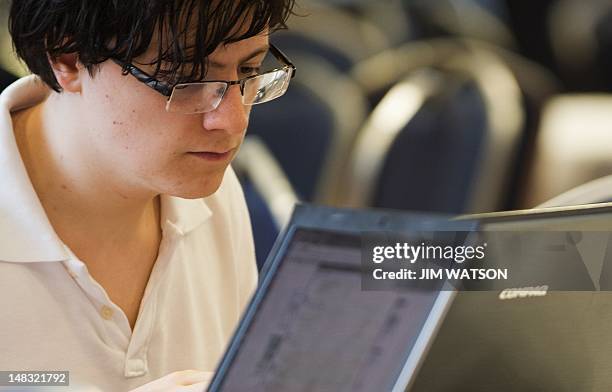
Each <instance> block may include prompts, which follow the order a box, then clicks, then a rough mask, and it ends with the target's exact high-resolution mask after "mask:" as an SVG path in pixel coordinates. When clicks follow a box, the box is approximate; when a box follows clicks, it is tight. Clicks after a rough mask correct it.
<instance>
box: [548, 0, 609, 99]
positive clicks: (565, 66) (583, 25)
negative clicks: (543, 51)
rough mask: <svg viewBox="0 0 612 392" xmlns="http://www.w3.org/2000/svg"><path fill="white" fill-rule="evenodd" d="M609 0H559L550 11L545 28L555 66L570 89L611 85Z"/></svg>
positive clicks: (588, 88)
mask: <svg viewBox="0 0 612 392" xmlns="http://www.w3.org/2000/svg"><path fill="white" fill-rule="evenodd" d="M611 22H612V3H610V2H609V1H606V0H592V1H579V0H561V1H558V2H557V3H556V4H555V5H554V6H553V7H552V8H551V11H550V15H549V23H548V26H549V31H548V35H549V37H550V41H551V46H552V49H553V54H554V58H555V62H556V66H557V68H559V71H560V73H561V74H562V75H563V78H564V79H565V80H566V83H567V84H568V87H569V88H570V89H572V90H574V91H610V90H611V89H612V77H611V76H610V67H611V66H612V55H611V54H610V51H611V50H612V30H611V29H610V23H611Z"/></svg>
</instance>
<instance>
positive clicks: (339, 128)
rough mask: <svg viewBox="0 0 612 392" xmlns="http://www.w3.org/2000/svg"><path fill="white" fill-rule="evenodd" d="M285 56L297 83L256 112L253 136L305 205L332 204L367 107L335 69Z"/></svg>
mask: <svg viewBox="0 0 612 392" xmlns="http://www.w3.org/2000/svg"><path fill="white" fill-rule="evenodd" d="M286 53H287V54H288V56H289V57H290V58H291V59H292V60H293V61H294V62H295V64H296V66H297V74H296V77H295V79H294V80H293V81H292V84H291V86H290V87H289V90H288V91H287V93H286V95H285V96H283V97H282V98H281V99H279V100H277V101H274V102H272V103H269V104H266V105H260V106H258V107H255V108H254V109H253V112H252V114H251V121H250V126H249V134H253V135H257V136H259V137H260V138H261V140H263V141H264V142H265V144H266V146H267V147H268V149H269V150H270V151H271V153H272V154H273V156H274V157H275V159H276V160H277V161H278V162H279V164H280V166H281V167H282V168H283V171H284V172H285V173H286V175H287V177H288V178H289V181H290V182H291V184H292V186H293V188H294V189H295V190H296V193H297V194H298V195H299V197H300V198H301V199H303V200H305V201H315V202H320V203H326V204H334V203H335V197H336V196H335V195H336V193H337V186H338V181H337V180H338V177H340V176H341V175H342V171H343V169H344V165H345V164H346V160H347V159H348V153H349V151H350V148H351V145H352V143H353V140H354V138H355V135H356V134H357V130H358V129H359V128H360V127H361V124H362V123H363V120H364V118H365V113H366V107H367V106H366V101H365V98H364V95H363V92H362V91H361V89H360V88H359V86H358V85H356V83H355V82H353V81H352V80H350V79H349V78H348V77H346V76H344V75H342V74H341V73H339V72H338V71H337V70H336V69H335V68H334V67H333V66H331V65H329V64H326V63H325V62H321V61H318V60H317V59H316V58H314V57H313V56H310V55H306V54H304V53H301V52H299V51H298V52H293V51H292V50H291V49H289V50H287V51H286Z"/></svg>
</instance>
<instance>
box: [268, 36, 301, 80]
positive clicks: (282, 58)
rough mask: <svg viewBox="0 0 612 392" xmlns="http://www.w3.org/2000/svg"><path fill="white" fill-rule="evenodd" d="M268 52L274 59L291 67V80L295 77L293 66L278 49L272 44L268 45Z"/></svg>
mask: <svg viewBox="0 0 612 392" xmlns="http://www.w3.org/2000/svg"><path fill="white" fill-rule="evenodd" d="M270 52H272V54H273V55H274V57H276V58H277V59H278V60H279V61H281V62H282V63H284V64H286V65H288V66H290V67H291V77H292V78H293V77H294V76H295V65H293V63H292V62H291V60H289V58H288V57H287V56H286V55H285V54H284V53H283V52H282V51H281V50H280V49H279V48H277V47H276V46H274V44H270Z"/></svg>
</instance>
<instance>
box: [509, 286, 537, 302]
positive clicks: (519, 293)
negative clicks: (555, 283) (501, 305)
mask: <svg viewBox="0 0 612 392" xmlns="http://www.w3.org/2000/svg"><path fill="white" fill-rule="evenodd" d="M547 292H548V286H536V287H521V288H515V289H505V290H503V291H502V292H501V293H499V299H501V300H505V299H515V298H530V297H543V296H545V295H546V293H547Z"/></svg>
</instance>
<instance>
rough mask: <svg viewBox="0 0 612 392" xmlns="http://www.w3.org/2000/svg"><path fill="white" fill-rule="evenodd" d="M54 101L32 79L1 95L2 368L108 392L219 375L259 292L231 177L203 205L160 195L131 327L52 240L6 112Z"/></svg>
mask: <svg viewBox="0 0 612 392" xmlns="http://www.w3.org/2000/svg"><path fill="white" fill-rule="evenodd" d="M48 94H49V89H48V88H47V87H46V86H45V85H44V84H43V83H42V82H41V81H40V80H39V79H37V78H36V77H33V76H30V77H26V78H23V79H20V80H19V81H17V82H16V83H14V84H13V85H11V86H10V87H8V88H7V89H6V90H5V91H4V92H3V93H2V95H0V370H17V371H23V370H67V371H69V372H70V383H71V385H72V386H73V387H74V386H75V385H81V386H84V385H91V386H93V387H95V388H97V389H99V390H102V391H113V392H114V391H127V390H130V389H133V388H135V387H137V386H140V385H142V384H145V383H147V382H150V381H152V380H155V379H157V378H159V377H162V376H164V375H166V374H168V373H171V372H173V371H177V370H185V369H198V370H204V371H214V369H215V367H216V364H217V362H218V360H219V359H220V356H221V355H222V354H223V352H224V349H225V346H226V344H227V343H228V341H229V339H230V337H231V336H232V333H233V331H234V328H235V327H236V326H237V322H238V321H239V319H240V317H241V313H242V311H243V310H244V308H245V306H246V304H247V302H248V301H249V299H250V297H251V294H252V292H253V290H254V288H255V286H256V284H257V269H256V264H255V254H254V248H253V240H252V233H251V226H250V222H249V216H248V212H247V208H246V204H245V200H244V196H243V194H242V189H241V187H240V184H239V183H238V180H237V178H236V175H235V174H234V172H233V170H232V169H231V168H229V169H228V170H227V172H226V173H225V177H224V179H223V182H222V184H221V187H220V188H219V190H218V191H217V192H216V193H215V194H214V195H212V196H210V197H208V198H205V199H197V200H187V199H180V198H176V197H169V196H162V199H161V223H162V230H163V238H162V242H161V246H160V250H159V255H158V258H157V260H156V262H155V265H154V268H153V271H152V272H151V276H150V278H149V282H148V284H147V287H146V290H145V293H144V297H143V299H142V303H141V306H140V310H139V313H138V319H137V321H136V325H135V328H134V331H132V330H131V328H130V325H129V323H128V319H127V317H126V316H125V314H124V313H123V311H122V310H121V309H120V308H119V307H118V306H117V305H115V304H114V303H113V302H112V301H111V300H110V299H109V297H108V295H107V293H106V292H105V291H104V289H103V288H102V287H101V286H100V284H98V283H97V282H96V281H95V280H94V279H93V278H92V277H91V275H90V274H89V273H88V271H87V267H86V265H85V264H84V263H83V262H81V261H80V260H79V259H78V258H77V257H75V256H74V254H72V252H70V250H69V249H68V248H67V246H66V245H65V244H63V243H62V241H61V240H60V238H59V237H58V236H57V234H56V233H55V232H54V230H53V228H52V226H51V224H50V223H49V220H48V218H47V216H46V215H45V212H44V210H43V208H42V206H41V204H40V201H39V199H38V197H37V195H36V193H35V191H34V189H33V187H32V184H31V182H30V180H29V178H28V175H27V172H26V170H25V167H24V164H23V161H22V160H21V156H20V154H19V151H18V149H17V144H16V142H15V136H14V131H13V127H12V122H11V116H10V112H11V111H15V110H18V109H22V108H25V107H29V106H32V105H34V104H36V103H37V102H40V101H41V100H44V99H45V97H46V96H47V95H48ZM0 389H2V388H0ZM72 389H74V388H72ZM61 390H66V388H62V389H61Z"/></svg>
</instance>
